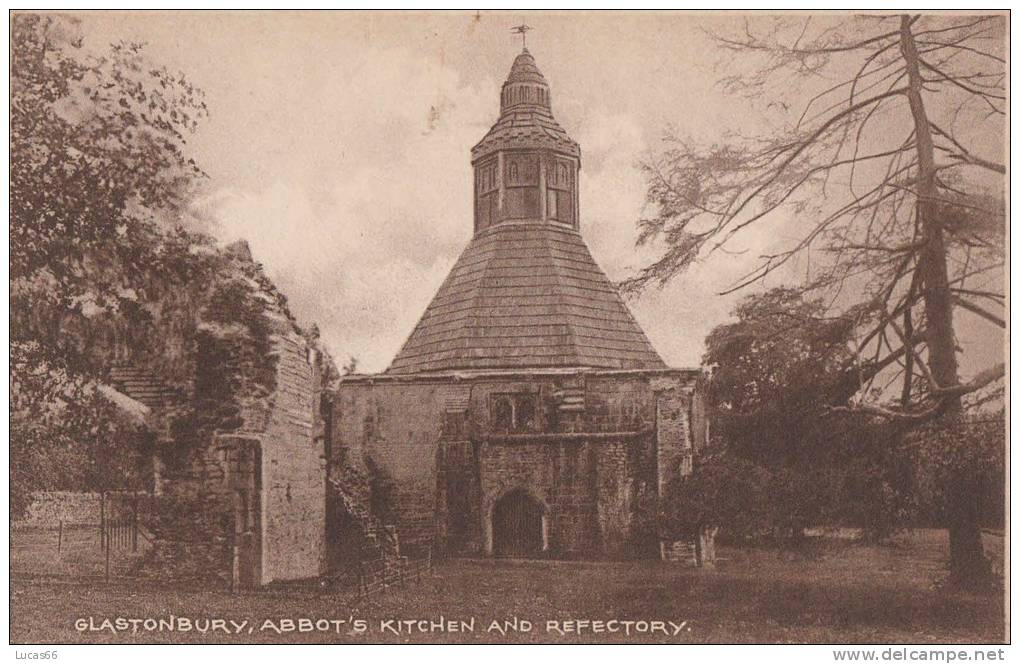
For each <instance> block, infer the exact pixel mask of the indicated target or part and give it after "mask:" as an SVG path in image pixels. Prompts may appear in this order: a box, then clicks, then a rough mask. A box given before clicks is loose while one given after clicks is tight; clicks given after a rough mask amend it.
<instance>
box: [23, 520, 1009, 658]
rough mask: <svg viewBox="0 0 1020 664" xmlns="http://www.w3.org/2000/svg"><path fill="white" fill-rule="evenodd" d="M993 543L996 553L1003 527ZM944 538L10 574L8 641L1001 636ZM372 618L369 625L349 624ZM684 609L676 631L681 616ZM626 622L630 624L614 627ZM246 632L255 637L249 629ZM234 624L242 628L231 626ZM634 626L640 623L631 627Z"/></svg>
mask: <svg viewBox="0 0 1020 664" xmlns="http://www.w3.org/2000/svg"><path fill="white" fill-rule="evenodd" d="M986 546H987V548H988V549H989V552H990V553H992V554H993V555H998V556H999V557H1000V558H1001V555H1002V538H993V537H989V538H988V540H987V542H986ZM945 552H946V537H945V533H944V532H941V531H916V532H913V533H910V534H905V535H901V536H899V537H897V538H895V539H894V540H893V541H892V542H890V543H887V544H882V545H859V544H850V543H845V542H843V543H835V542H833V543H829V544H827V545H826V546H824V547H822V548H821V549H820V550H816V551H814V552H813V553H812V554H810V555H805V554H791V553H788V552H787V553H781V552H777V551H774V550H762V549H747V548H739V549H738V548H732V547H720V550H719V556H720V558H721V560H720V561H719V564H718V567H717V568H716V569H715V570H696V569H685V568H679V567H675V566H670V565H667V564H663V563H658V562H655V561H641V562H627V563H597V562H596V563H587V562H523V561H522V562H506V561H500V562H494V561H467V560H465V561H450V562H445V563H441V564H440V565H438V566H437V567H436V568H435V569H434V570H433V572H432V573H431V574H429V575H428V576H426V577H425V578H424V579H422V581H421V582H420V583H411V584H409V585H408V586H407V587H405V588H392V589H390V590H388V591H385V592H383V593H381V594H379V595H375V596H373V597H371V598H369V599H367V600H358V599H357V598H352V597H346V596H343V595H337V594H333V593H327V592H324V591H322V590H313V589H305V590H301V589H289V588H288V589H283V588H280V589H268V590H265V591H260V592H258V593H251V594H243V595H230V594H228V593H226V592H218V591H212V590H205V589H180V588H166V587H158V586H155V585H153V584H150V583H147V582H131V583H127V584H125V583H122V584H118V585H114V586H111V587H103V586H101V585H95V584H85V583H72V582H67V583H59V582H56V581H53V580H32V579H27V578H16V579H15V580H14V581H12V588H11V591H12V594H11V641H12V642H14V643H44V642H50V643H52V642H57V643H131V642H134V643H137V642H178V643H180V642H193V643H208V642H215V643H244V642H271V643H297V642H315V643H330V642H344V643H380V642H383V643H389V642H392V643H400V642H429V643H436V642H455V643H464V642H468V643H471V642H475V643H478V642H498V643H507V642H509V643H516V642H540V643H570V642H574V643H577V642H583V643H613V642H653V643H704V642H709V643H713V642H715V643H731V642H750V643H775V642H778V643H786V642H808V643H889V642H897V643H929V642H932V643H939V642H985V643H991V642H1002V641H1003V640H1004V624H1003V596H1002V594H1001V593H1000V594H990V595H974V594H962V593H954V592H949V591H946V590H940V589H938V588H937V584H936V582H937V581H938V580H939V578H940V577H941V576H942V574H943V566H944V557H945ZM171 615H173V616H184V617H187V618H189V619H191V620H195V619H222V620H224V621H227V620H233V621H235V622H236V623H239V624H240V623H243V621H247V623H246V624H245V626H244V627H243V628H242V632H241V634H239V635H227V634H222V633H218V632H217V633H209V632H207V633H205V634H201V633H197V632H195V631H191V632H188V633H179V632H159V631H150V632H146V631H145V630H144V627H143V628H141V631H139V633H137V634H132V633H130V632H120V633H117V634H112V633H111V632H110V631H109V630H102V631H96V632H88V631H85V632H79V631H78V630H76V629H75V620H76V619H80V618H84V619H88V618H89V617H91V618H92V620H93V622H94V624H95V625H96V626H100V625H101V624H102V621H103V619H105V618H109V619H114V618H118V617H120V618H156V619H159V618H164V619H167V618H169V616H171ZM440 616H442V617H443V618H445V619H448V620H455V621H469V620H470V619H471V618H474V619H475V625H474V631H473V632H456V633H454V632H432V633H424V634H423V633H412V634H408V633H403V634H392V633H390V632H388V631H382V630H381V629H380V623H381V621H384V620H411V619H414V620H419V619H422V620H438V619H439V618H440ZM513 617H517V618H518V619H523V620H527V621H530V622H531V623H532V625H533V627H532V630H531V631H530V632H526V633H521V632H517V633H514V632H510V633H509V634H508V635H507V636H503V635H501V634H500V633H498V632H490V631H487V628H488V627H489V625H490V623H491V621H493V620H498V621H500V622H502V621H504V620H510V619H512V618H513ZM301 618H306V619H315V620H346V621H348V622H347V623H345V624H344V625H343V626H341V627H340V629H339V633H337V632H338V630H337V629H336V627H335V625H332V624H331V625H330V626H329V628H328V631H322V632H319V631H312V632H305V633H300V632H298V631H296V630H295V631H292V632H289V633H284V634H277V633H276V632H275V631H273V630H272V629H270V628H267V629H262V625H263V622H264V621H265V620H266V619H271V620H273V621H274V625H276V626H277V627H279V626H281V625H283V624H284V623H282V622H281V621H282V620H284V619H290V620H293V621H294V623H295V625H297V623H298V620H299V619H301ZM358 619H361V620H365V621H367V625H368V629H367V631H366V632H365V633H363V634H356V633H353V632H352V631H351V630H350V629H349V628H348V626H349V625H350V624H351V621H353V620H358ZM612 619H616V620H619V621H624V620H633V621H662V622H663V623H667V624H666V626H665V629H666V631H668V632H669V634H668V635H663V634H662V633H661V631H659V630H657V631H656V633H655V634H651V633H645V634H632V635H631V636H629V637H628V636H626V635H624V634H622V633H616V634H610V633H606V632H603V633H599V634H594V633H592V631H591V625H588V626H586V627H585V629H584V632H583V633H582V634H581V635H579V636H578V635H563V636H561V635H560V634H558V633H557V632H556V631H555V630H554V631H552V632H547V625H546V622H547V621H559V622H558V623H556V624H557V627H558V628H559V629H565V628H566V627H567V625H566V624H565V623H564V621H569V620H589V621H596V620H603V621H608V620H612ZM670 621H671V622H673V623H676V624H680V623H683V622H684V621H686V625H685V626H684V627H683V629H682V630H681V631H680V633H679V634H677V635H673V634H672V631H673V627H671V626H669V625H668V622H670ZM615 626H616V627H617V628H618V629H623V625H622V623H617V624H616V625H615ZM249 627H251V628H252V631H251V632H250V633H249V632H248V628H249ZM227 628H228V629H233V627H232V626H231V625H230V623H227ZM636 628H637V625H636V624H635V625H633V626H632V629H636Z"/></svg>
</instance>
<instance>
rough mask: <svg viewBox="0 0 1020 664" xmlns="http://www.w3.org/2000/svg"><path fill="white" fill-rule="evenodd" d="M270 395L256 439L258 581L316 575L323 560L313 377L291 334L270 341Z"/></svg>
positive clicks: (304, 351) (321, 460)
mask: <svg viewBox="0 0 1020 664" xmlns="http://www.w3.org/2000/svg"><path fill="white" fill-rule="evenodd" d="M273 347H274V353H275V354H276V355H277V362H276V374H277V378H276V392H275V394H274V396H273V401H272V409H271V410H270V414H269V419H268V422H267V424H266V429H265V431H264V432H263V434H262V436H261V440H262V468H261V472H262V504H261V509H262V519H261V526H262V528H261V538H262V582H263V583H268V582H270V581H277V580H287V579H300V578H308V577H313V576H317V575H318V574H320V573H321V571H322V569H323V565H324V561H325V532H326V531H325V523H326V461H325V454H324V450H323V447H322V441H321V440H319V439H318V437H317V436H316V431H315V429H316V422H315V415H314V414H315V413H316V412H317V411H318V398H319V387H318V385H319V377H318V376H317V371H316V368H315V363H314V362H311V361H310V359H311V358H310V357H309V354H308V347H307V345H306V344H305V342H304V340H303V339H301V338H300V337H296V336H286V337H284V336H281V337H274V338H273Z"/></svg>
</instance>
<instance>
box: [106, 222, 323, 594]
mask: <svg viewBox="0 0 1020 664" xmlns="http://www.w3.org/2000/svg"><path fill="white" fill-rule="evenodd" d="M211 260H215V261H216V262H217V263H218V264H219V265H220V270H219V272H218V278H217V279H216V280H215V281H214V282H213V283H210V284H196V285H195V289H196V291H198V295H195V294H192V295H190V296H189V297H188V298H187V300H186V302H184V303H181V302H177V303H174V304H173V306H168V307H167V309H169V310H171V311H173V312H174V313H173V315H174V316H175V317H177V319H179V320H177V319H175V320H161V321H160V329H161V330H163V331H164V334H165V335H166V336H168V337H173V336H180V338H181V340H182V341H181V342H180V343H179V344H176V346H180V351H179V352H178V353H176V354H172V355H166V356H162V355H161V359H162V360H164V361H165V362H167V363H169V364H171V365H173V366H174V367H175V368H176V371H175V372H174V373H175V374H176V375H175V376H174V380H173V384H172V385H170V384H168V382H167V381H166V380H165V379H164V376H166V375H167V374H168V373H170V372H168V371H166V372H162V375H161V374H160V372H157V371H156V370H155V369H153V368H147V369H141V368H139V367H137V366H131V365H126V366H124V365H122V366H116V367H114V368H113V369H112V370H111V372H110V376H109V381H110V388H112V389H113V390H116V393H117V394H120V395H122V396H123V397H125V398H127V399H129V400H134V401H135V402H138V403H139V405H140V406H141V407H143V408H145V409H146V411H147V416H146V424H147V427H148V428H149V429H150V430H151V432H152V434H153V438H154V439H155V444H154V446H153V449H152V450H151V464H152V469H151V475H152V479H151V484H150V486H149V487H148V489H147V492H146V493H147V499H146V501H145V504H146V505H147V508H146V509H145V514H144V515H143V519H142V525H143V527H144V528H145V532H146V537H147V538H149V539H151V541H152V549H151V552H150V554H149V557H148V558H147V559H146V560H145V561H144V562H145V567H144V571H145V572H146V573H149V574H155V575H166V576H170V577H175V578H192V579H203V580H206V581H211V582H218V583H221V584H223V585H228V584H229V585H232V586H234V587H251V586H259V585H264V584H267V583H270V582H273V581H286V580H294V579H307V578H313V577H318V576H320V575H321V574H322V573H323V571H324V570H325V544H324V542H325V519H326V518H325V503H326V460H325V453H324V443H325V437H324V436H325V430H326V427H325V422H324V419H323V417H322V409H321V400H322V396H323V391H324V386H325V383H326V382H327V381H328V380H329V376H330V375H331V374H332V373H333V372H335V369H333V367H332V362H331V360H330V359H329V357H328V355H326V354H324V353H323V352H322V350H321V348H320V347H319V345H318V343H317V341H316V340H315V338H314V337H313V336H310V335H309V334H307V333H306V332H305V331H303V330H302V329H301V328H300V327H298V325H297V324H296V323H295V321H294V319H293V317H292V316H291V314H290V312H289V310H288V308H287V305H286V300H285V298H283V297H282V295H281V294H280V293H279V292H278V291H277V290H276V288H275V286H273V284H272V283H271V282H270V281H269V280H268V278H267V277H266V276H265V275H264V274H263V272H262V268H261V266H260V265H259V264H257V263H256V262H255V261H254V260H253V259H252V257H251V254H250V252H249V250H248V247H247V245H246V244H245V243H243V242H239V243H235V244H234V245H231V246H229V247H227V248H226V249H225V250H224V251H222V252H215V255H214V256H213V257H212V258H211ZM185 340H186V341H185ZM166 346H167V347H174V346H175V344H174V343H173V340H171V341H170V342H169V343H167V344H166Z"/></svg>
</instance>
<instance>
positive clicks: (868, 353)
mask: <svg viewBox="0 0 1020 664" xmlns="http://www.w3.org/2000/svg"><path fill="white" fill-rule="evenodd" d="M1005 29H1006V24H1005V19H1004V17H1002V16H945V15H939V16H906V15H904V16H893V15H880V16H854V17H850V18H840V19H836V18H833V17H821V18H819V17H805V16H793V17H789V16H787V17H761V18H753V19H749V20H746V21H745V23H744V25H743V28H742V30H737V31H734V32H733V33H729V34H714V33H713V34H712V35H711V36H712V38H713V39H714V40H715V43H716V44H717V45H718V46H719V47H720V48H721V49H723V52H724V53H725V54H726V55H727V56H730V57H731V59H732V56H733V55H739V56H742V59H741V61H743V62H744V63H745V64H748V65H749V66H750V70H749V71H747V72H745V73H737V74H731V75H728V76H726V77H725V78H723V79H722V81H721V84H722V85H723V86H724V88H725V89H726V90H728V91H730V92H732V93H741V94H745V95H747V96H748V98H749V99H751V100H753V101H756V102H767V103H768V106H767V107H766V110H767V111H768V112H774V111H775V110H776V109H777V108H778V109H780V112H781V113H782V114H783V116H784V117H783V121H782V125H781V126H780V128H778V129H776V130H775V131H769V132H765V133H763V134H762V135H758V136H751V137H747V136H742V135H737V134H733V133H730V134H728V135H727V136H726V138H725V140H724V141H723V142H721V143H717V144H713V145H709V146H701V145H695V144H694V142H692V141H688V140H684V139H681V138H679V137H677V136H675V135H671V136H668V137H667V139H666V146H665V148H664V149H662V150H661V151H660V152H659V153H657V154H656V155H654V156H653V157H651V158H649V160H648V161H647V162H646V163H645V165H644V167H645V170H646V173H647V177H648V182H649V189H648V197H649V203H650V204H651V208H652V209H654V214H653V215H652V216H650V217H649V218H646V219H643V220H641V222H640V228H641V236H640V241H641V242H647V241H650V240H659V241H662V243H663V245H664V251H663V253H662V255H661V257H660V258H659V259H658V260H656V261H655V262H653V263H652V264H650V265H648V266H647V267H645V268H644V269H643V270H642V271H641V272H640V273H639V274H638V275H636V276H635V277H634V278H633V279H631V280H630V281H628V282H627V283H626V284H625V286H626V287H628V288H631V289H638V288H641V287H643V286H645V285H647V284H649V283H660V284H661V283H664V282H666V281H668V280H669V279H671V278H672V277H673V276H675V275H676V274H678V273H679V272H681V271H682V270H684V269H685V268H687V267H688V266H689V265H691V264H692V263H693V262H694V261H695V260H699V259H701V258H704V257H706V256H708V255H711V254H713V252H716V251H717V250H720V249H723V248H725V247H726V246H727V245H729V244H730V243H731V242H732V240H733V238H734V237H736V236H738V234H740V233H741V231H744V230H745V229H747V228H749V227H751V226H761V225H763V224H773V225H775V224H777V223H781V222H784V221H788V220H789V219H790V218H791V216H792V219H793V225H794V228H795V229H796V230H795V233H796V237H795V238H794V239H793V240H792V241H790V242H789V243H788V244H787V245H786V246H783V247H782V248H781V249H779V250H777V251H773V252H771V253H768V254H764V255H762V256H760V260H759V261H758V262H757V263H756V265H755V266H754V268H753V269H752V270H751V271H750V272H748V273H747V274H746V275H745V277H744V278H743V279H741V280H739V282H737V283H735V284H734V285H733V286H732V288H731V289H729V290H727V291H726V292H732V291H735V290H738V289H741V288H745V287H747V286H749V285H751V284H755V283H758V282H761V281H762V280H764V279H765V278H766V277H768V276H769V275H775V276H782V277H785V278H789V270H790V268H791V266H792V264H793V262H794V259H798V260H800V261H801V262H802V263H803V262H804V260H808V261H810V266H811V271H810V272H809V274H808V275H807V276H806V277H805V278H804V281H803V284H802V286H801V288H802V289H803V291H805V292H806V291H816V292H817V293H825V294H827V295H829V297H830V298H831V300H830V301H831V302H833V303H834V305H837V306H841V307H844V308H845V310H848V311H852V312H853V315H854V316H855V317H856V320H857V322H858V333H857V335H856V336H857V339H856V352H855V353H854V354H853V360H852V364H848V365H847V367H846V376H847V384H846V386H845V387H846V389H845V390H844V393H843V394H842V395H840V396H841V397H842V398H843V401H842V403H841V404H839V405H837V406H835V407H837V408H841V409H849V410H857V411H863V412H866V413H869V414H871V415H874V416H876V417H881V418H886V419H890V420H897V421H901V422H904V423H922V422H926V421H931V420H939V421H941V422H945V423H947V425H951V424H952V422H953V421H954V420H958V419H959V418H960V417H961V416H962V415H961V413H962V411H963V408H964V406H965V403H966V399H965V397H966V395H971V394H972V393H977V392H978V390H982V388H987V389H986V390H984V392H987V391H988V390H991V389H994V387H995V385H996V384H997V381H999V380H1000V379H1001V378H1002V377H1003V375H1004V372H1005V367H1004V365H1003V364H998V365H996V366H992V367H988V368H986V369H984V370H982V371H980V372H979V373H977V374H976V375H975V376H973V377H971V378H970V379H969V380H965V381H962V380H961V378H960V375H959V370H958V362H957V354H958V352H959V347H958V345H957V340H956V337H955V334H954V323H955V321H954V308H955V307H959V308H960V309H964V310H966V311H968V312H970V313H971V314H974V315H976V316H979V317H980V318H981V319H982V320H984V321H987V322H989V323H990V324H993V325H996V326H998V327H1003V328H1004V327H1005V298H1004V292H1003V283H1002V266H1003V264H1004V250H1003V242H1002V240H1003V233H1004V227H1005V224H1004V206H1003V203H1002V201H1003V196H1002V194H1003V186H1004V179H1003V175H1004V174H1005V170H1006V169H1005V165H1004V163H1002V158H1001V156H1000V155H1001V154H1003V152H1004V150H1003V146H1004V144H1005V124H1004V123H1005V103H1006V92H1005V80H1006V71H1005V70H1006V55H1005ZM738 62H739V61H738ZM735 66H737V65H735V64H731V65H729V67H730V69H731V70H732V68H733V67H735ZM798 100H799V102H800V103H799V104H798ZM791 102H792V103H793V104H795V105H798V107H797V108H790V104H791ZM788 228H789V226H785V227H784V231H788ZM776 235H778V233H777V234H776ZM784 266H785V268H784ZM879 376H882V381H883V382H884V381H886V377H888V379H889V381H898V387H896V388H893V387H883V386H876V384H875V381H876V378H878V377H879ZM889 384H890V383H888V382H886V383H885V385H886V386H888V385H889ZM893 395H895V399H893V398H892V396H893ZM957 480H958V481H956V482H954V486H953V487H951V494H952V495H951V496H950V508H949V510H948V511H949V514H948V515H947V518H948V526H949V532H950V554H951V555H950V559H951V563H950V571H951V578H953V579H954V580H956V581H960V582H964V583H966V582H967V581H968V580H972V579H973V578H974V577H975V576H980V575H981V570H982V569H983V568H984V564H985V560H984V557H983V552H982V548H981V540H980V529H979V524H978V521H977V514H976V513H975V511H974V509H972V508H970V507H968V505H969V504H970V503H972V502H973V501H968V496H969V492H970V491H972V490H973V488H974V487H973V486H972V485H971V481H970V479H969V478H967V477H962V476H961V477H959V478H957Z"/></svg>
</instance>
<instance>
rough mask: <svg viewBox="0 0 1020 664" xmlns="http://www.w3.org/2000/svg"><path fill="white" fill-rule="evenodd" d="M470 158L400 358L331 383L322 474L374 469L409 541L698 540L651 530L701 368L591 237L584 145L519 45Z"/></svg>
mask: <svg viewBox="0 0 1020 664" xmlns="http://www.w3.org/2000/svg"><path fill="white" fill-rule="evenodd" d="M471 162H472V165H473V166H474V237H473V238H472V239H471V241H470V243H469V244H468V246H467V247H466V248H465V249H464V251H463V253H462V254H461V256H460V258H459V259H458V260H457V262H456V264H455V265H454V267H453V269H452V270H451V272H450V274H449V276H448V277H447V278H446V280H445V281H444V282H443V284H442V285H441V286H440V288H439V291H438V292H437V293H436V295H435V297H434V299H433V300H432V302H431V304H429V306H428V308H427V309H426V311H425V313H424V315H423V316H422V318H421V320H420V321H419V323H418V325H417V326H416V327H415V328H414V331H413V332H412V333H411V335H410V336H409V337H408V339H407V341H406V342H405V343H404V345H403V347H402V348H401V350H400V351H399V353H398V354H397V356H396V357H395V358H394V360H393V362H392V364H391V365H390V366H389V368H388V369H387V370H386V371H385V372H384V373H381V374H376V375H357V376H348V377H346V378H344V379H343V380H342V381H341V382H340V384H339V386H338V388H337V390H336V393H335V394H334V395H333V398H332V406H331V415H330V417H329V432H328V434H327V435H328V441H327V447H328V449H327V455H328V457H329V462H330V464H329V465H330V469H329V472H330V474H331V479H332V480H333V482H332V483H331V486H333V487H336V489H335V490H336V491H343V489H342V488H341V487H342V485H343V484H344V476H345V473H352V472H353V473H354V474H355V475H365V474H367V475H371V477H372V480H371V486H370V487H368V488H367V489H366V493H365V495H363V496H362V500H363V501H365V502H367V503H368V504H370V505H371V506H372V511H373V513H374V514H375V515H376V516H377V517H378V518H380V519H381V520H382V521H383V522H384V523H387V524H389V525H391V526H393V527H395V529H396V532H397V534H398V536H399V541H400V542H401V544H402V547H403V548H404V550H411V549H418V550H419V551H420V550H423V549H425V548H427V549H428V550H429V551H432V552H433V553H436V554H440V555H441V554H447V555H457V554H475V555H478V554H484V555H495V556H514V557H520V556H523V557H542V556H548V557H578V558H591V557H634V556H660V555H665V556H667V557H669V556H674V555H677V552H679V555H689V554H690V553H691V552H692V551H693V547H692V546H688V545H685V544H684V543H680V544H679V546H678V545H677V544H676V543H672V542H670V543H663V542H660V541H658V539H657V538H656V537H655V535H654V531H653V528H652V510H651V505H652V504H653V503H654V499H655V497H656V496H657V495H658V494H659V493H660V492H661V490H662V489H663V487H664V486H665V485H666V484H667V483H668V482H669V480H670V478H671V477H672V476H674V475H675V474H676V473H682V472H687V471H688V470H689V469H690V464H691V459H692V455H693V452H694V448H695V447H696V446H698V445H700V444H701V441H704V440H705V436H706V424H705V419H704V416H703V409H702V406H701V400H700V396H699V392H698V384H699V376H700V372H699V371H698V370H697V369H671V368H669V367H667V366H666V364H665V363H664V362H663V360H662V359H661V358H660V356H659V355H658V354H657V353H656V351H655V349H654V348H653V347H652V346H651V344H650V343H649V341H648V339H647V337H646V336H645V334H644V332H643V331H642V330H641V328H640V327H639V326H638V324H637V322H636V321H635V320H634V318H633V317H632V315H631V313H630V311H629V310H628V309H627V306H626V305H625V304H624V302H623V300H622V299H621V297H620V294H619V293H618V291H617V289H616V288H615V286H614V285H613V284H612V282H610V281H609V279H608V278H607V277H606V275H605V274H604V272H603V271H602V270H601V269H600V268H599V266H598V265H597V264H596V263H595V261H594V260H593V258H592V256H591V254H590V253H589V251H588V248H587V246H586V245H585V242H584V238H583V234H582V225H581V223H580V200H579V196H578V175H579V171H580V168H581V150H580V147H579V146H578V144H577V143H576V142H574V141H573V140H572V139H571V138H570V136H568V135H567V133H566V131H564V129H563V128H562V127H561V126H560V125H559V124H558V123H557V121H556V119H555V118H554V117H553V114H552V105H551V95H550V88H549V85H548V83H547V82H546V80H545V78H544V77H543V75H542V73H541V72H540V71H539V70H538V67H537V66H536V64H535V60H534V58H533V57H532V56H531V54H530V53H529V52H528V51H527V49H524V51H523V52H522V53H521V54H520V55H518V56H517V58H516V60H515V61H514V63H513V66H512V68H511V70H510V74H509V76H508V78H507V79H506V82H505V83H504V84H503V88H502V93H501V95H500V115H499V119H498V120H497V121H496V123H495V124H494V125H493V126H492V128H491V129H490V130H489V132H488V133H487V134H486V135H485V136H484V137H483V138H482V140H481V141H480V142H479V143H478V144H477V145H475V147H474V148H473V149H472V150H471ZM341 498H342V499H340V498H337V497H335V496H334V497H333V499H331V500H330V501H329V505H328V507H327V528H326V530H327V547H329V548H330V550H331V551H332V552H333V554H332V555H331V559H333V560H338V559H342V558H343V556H342V555H341V554H339V553H337V552H338V551H340V549H341V548H342V547H343V545H344V541H345V538H346V537H347V536H348V534H347V532H346V530H345V525H344V524H345V523H349V522H350V518H349V517H350V515H349V514H347V512H349V511H350V505H351V502H352V501H351V499H350V497H349V496H343V497H341Z"/></svg>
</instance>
